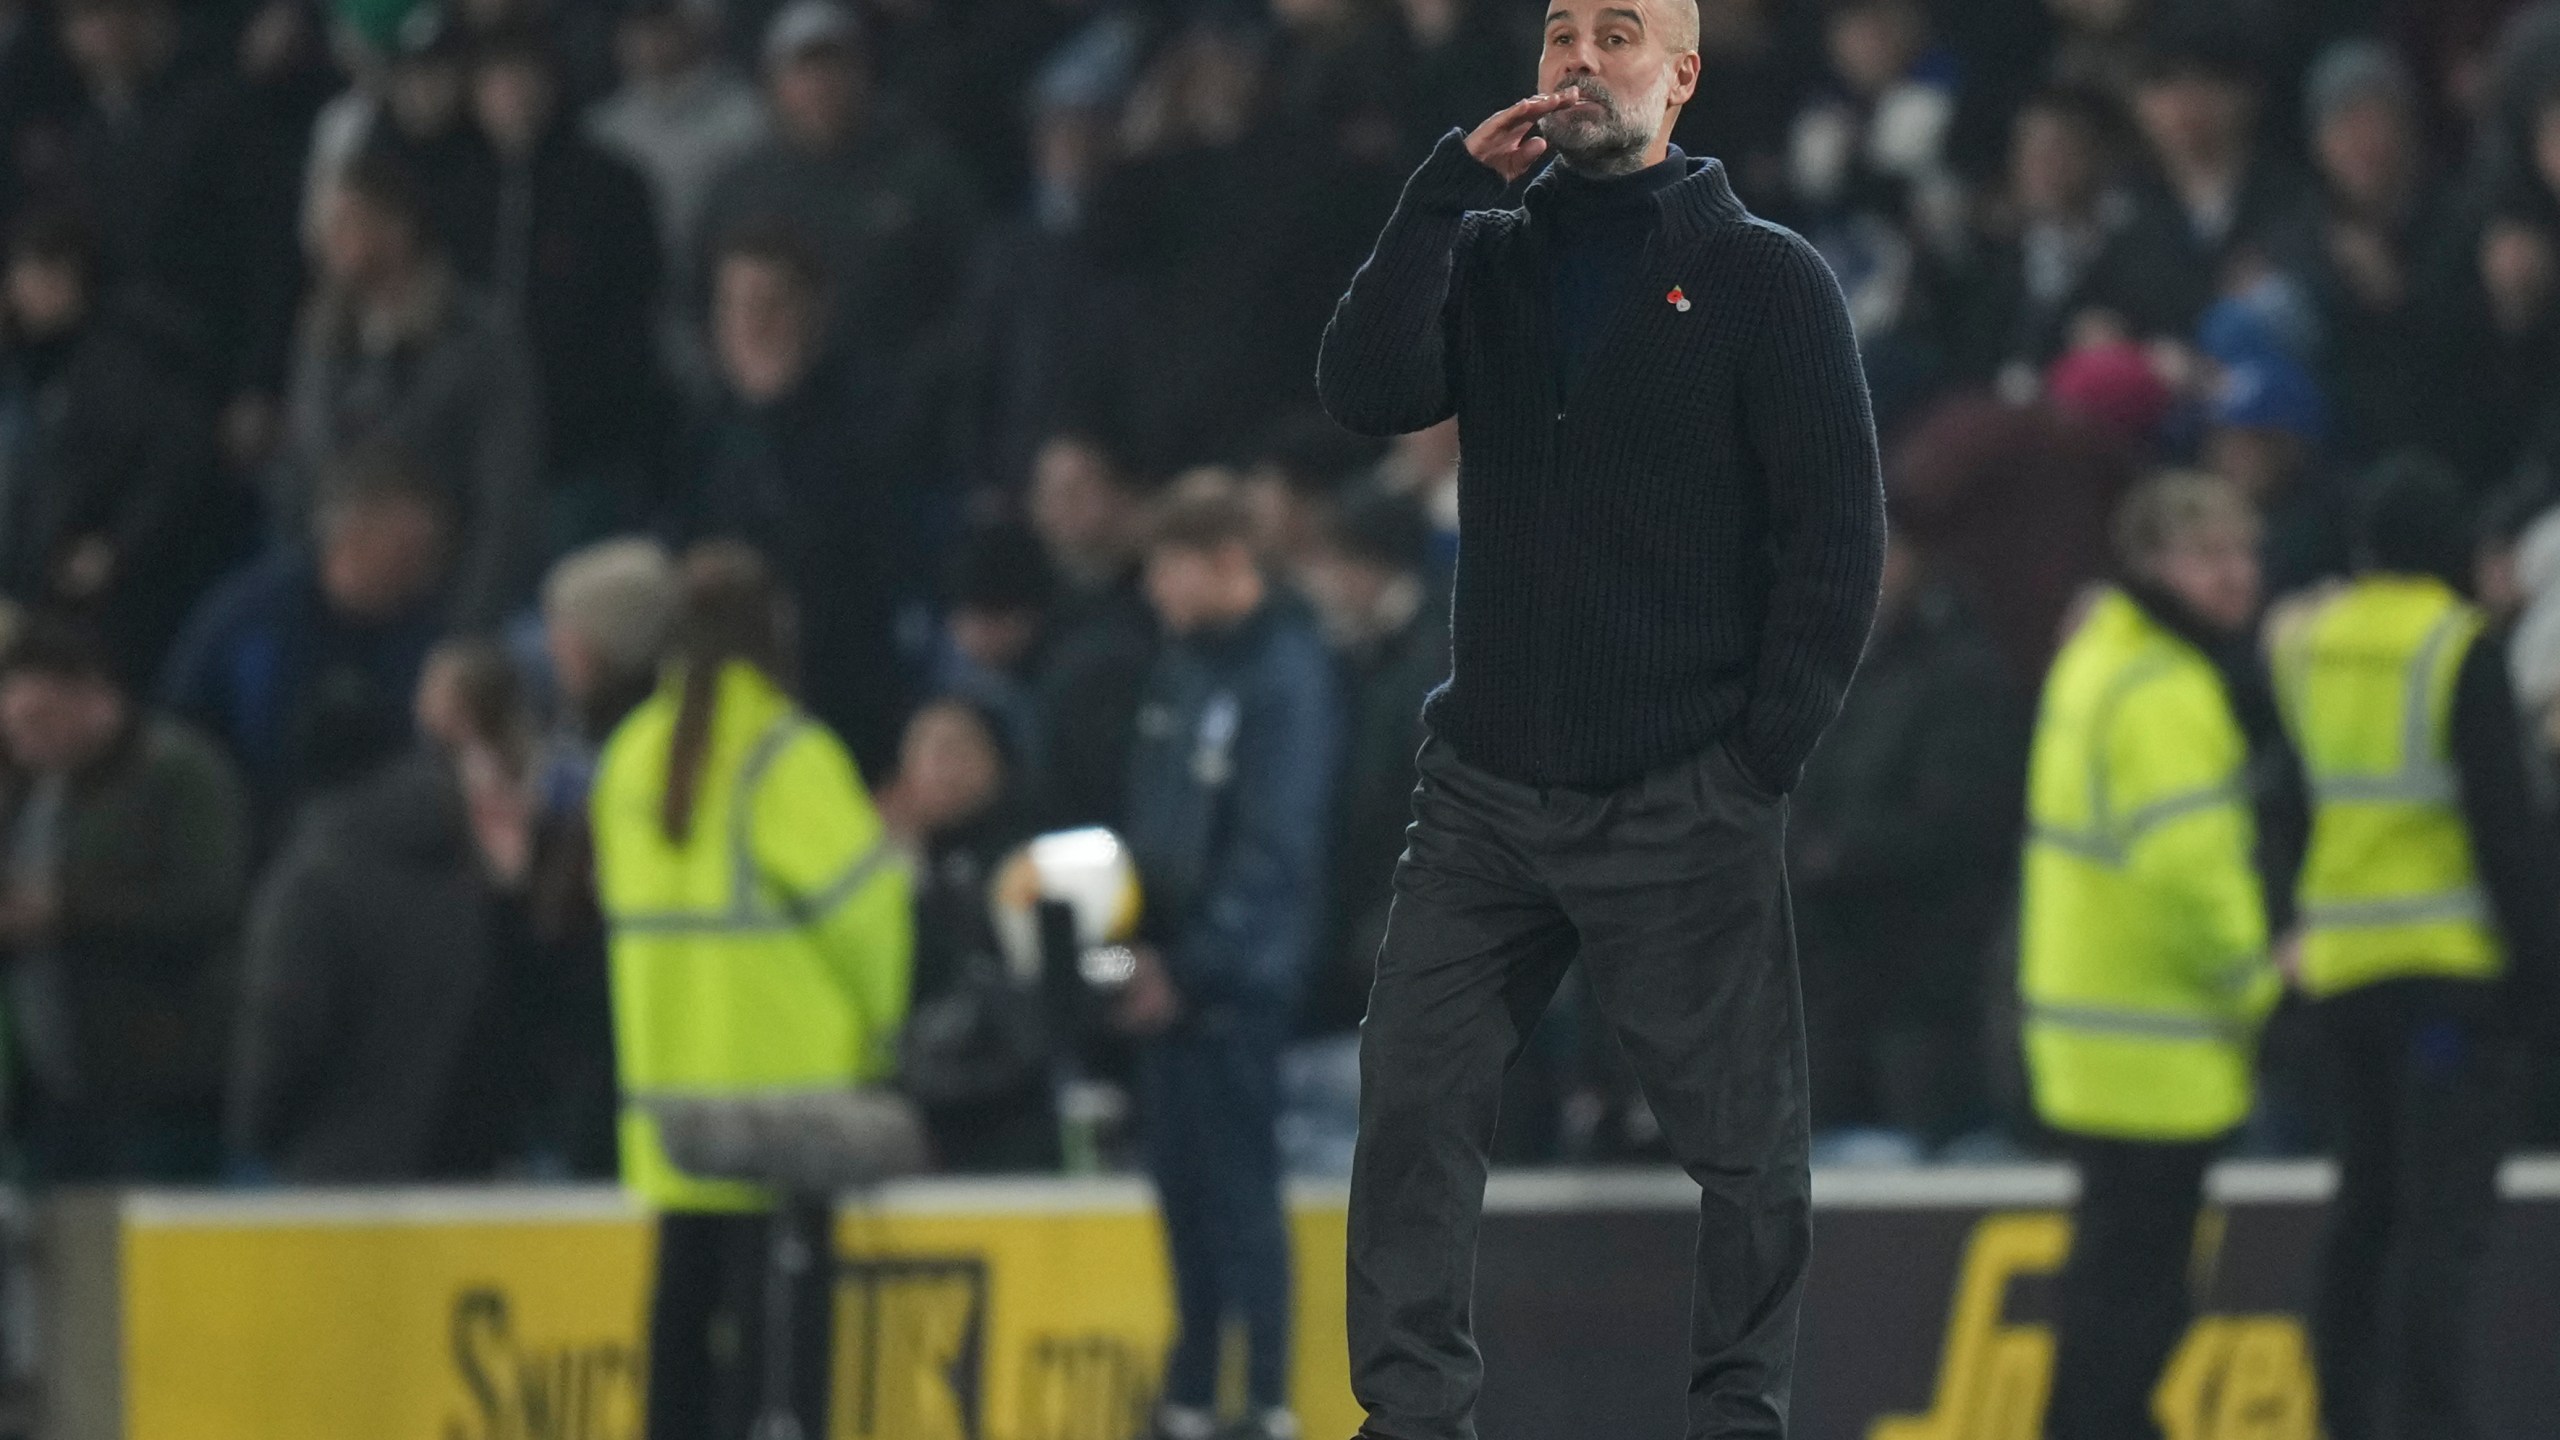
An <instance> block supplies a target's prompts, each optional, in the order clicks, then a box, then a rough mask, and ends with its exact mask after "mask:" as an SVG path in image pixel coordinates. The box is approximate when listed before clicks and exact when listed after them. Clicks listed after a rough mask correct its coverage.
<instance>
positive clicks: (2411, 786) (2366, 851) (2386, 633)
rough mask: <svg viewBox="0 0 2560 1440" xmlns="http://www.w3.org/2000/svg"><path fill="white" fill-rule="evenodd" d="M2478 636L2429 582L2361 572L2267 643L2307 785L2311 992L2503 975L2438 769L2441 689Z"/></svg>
mask: <svg viewBox="0 0 2560 1440" xmlns="http://www.w3.org/2000/svg"><path fill="white" fill-rule="evenodd" d="M2482 624H2483V622H2482V619H2481V616H2480V613H2479V611H2477V610H2475V609H2473V608H2472V607H2471V606H2470V605H2469V604H2467V603H2465V602H2464V601H2463V599H2462V597H2461V596H2459V595H2457V594H2455V593H2454V591H2453V589H2452V587H2450V586H2448V585H2446V584H2445V583H2444V582H2442V581H2440V580H2435V579H2432V578H2428V577H2424V576H2413V575H2370V576H2366V577H2363V578H2361V579H2359V580H2357V581H2356V582H2355V583H2353V584H2351V585H2348V586H2345V587H2343V588H2341V589H2340V590H2339V591H2338V592H2337V593H2336V594H2334V595H2332V596H2330V597H2328V598H2327V599H2325V600H2322V601H2320V602H2318V603H2317V604H2315V605H2313V606H2312V607H2310V608H2309V609H2307V610H2306V611H2305V612H2304V613H2303V614H2302V615H2300V616H2299V617H2297V618H2296V619H2295V620H2294V621H2293V622H2292V623H2290V624H2289V625H2287V626H2285V627H2284V628H2283V630H2282V633H2280V634H2279V635H2278V636H2277V638H2276V643H2275V647H2274V648H2275V672H2276V698H2277V704H2278V708H2279V709H2280V710H2281V711H2282V712H2283V715H2284V723H2285V730H2286V732H2287V733H2288V734H2289V735H2290V736H2291V737H2292V740H2293V744H2294V748H2295V750H2297V751H2298V752H2299V753H2300V754H2301V756H2302V769H2303V774H2304V778H2305V779H2306V780H2307V781H2308V782H2309V784H2310V787H2311V798H2312V809H2311V843H2310V848H2309V849H2308V850H2306V851H2305V852H2304V855H2303V865H2302V877H2301V881H2300V883H2299V886H2298V888H2297V890H2296V899H2297V900H2298V902H2299V906H2300V909H2301V913H2302V985H2303V989H2304V990H2305V991H2306V992H2308V993H2309V994H2311V995H2314V996H2324V995H2335V994H2337V993H2338V992H2340V991H2342V990H2352V989H2355V988H2356V987H2358V986H2362V985H2371V984H2373V983H2374V982H2376V981H2379V980H2390V979H2396V978H2399V977H2402V976H2415V975H2436V976H2449V977H2453V978H2457V979H2470V980H2490V979H2495V978H2496V977H2497V976H2498V975H2499V974H2501V973H2502V972H2503V971H2504V969H2505V966H2506V957H2505V951H2504V948H2503V946H2502V945H2501V944H2500V942H2499V939H2498V932H2497V930H2496V928H2495V926H2494V925H2493V924H2492V922H2491V919H2490V915H2489V902H2488V898H2487V895H2486V894H2485V893H2484V892H2483V891H2482V889H2481V887H2480V876H2479V871H2478V869H2477V867H2476V865H2475V863H2474V860H2473V856H2472V851H2471V831H2470V828H2469V827H2468V826H2467V825H2466V824H2465V823H2464V821H2463V818H2462V807H2461V799H2460V796H2459V794H2458V792H2457V786H2456V777H2455V774H2454V769H2453V758H2452V744H2453V692H2454V685H2455V681H2456V680H2457V679H2458V678H2459V676H2460V675H2461V673H2462V662H2463V660H2464V658H2465V657H2466V656H2468V655H2469V654H2470V653H2471V647H2472V645H2473V644H2474V643H2475V642H2476V641H2477V640H2478V639H2479V638H2480V631H2481V628H2482Z"/></svg>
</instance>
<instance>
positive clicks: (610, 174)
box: [454, 127, 661, 524]
mask: <svg viewBox="0 0 2560 1440" xmlns="http://www.w3.org/2000/svg"><path fill="white" fill-rule="evenodd" d="M458 200H459V207H460V213H459V214H458V215H457V216H456V217H455V221H456V225H457V227H458V229H459V231H460V233H461V234H462V236H463V239H462V241H461V243H460V244H459V245H458V246H457V247H456V249H455V253H454V263H455V265H456V267H457V268H459V269H460V270H461V272H462V274H463V275H464V276H465V277H466V278H467V279H469V280H471V281H472V282H473V283H474V284H477V285H480V286H482V287H484V288H485V289H486V290H487V291H488V292H489V293H490V294H491V295H492V296H494V297H495V298H496V299H497V300H498V301H499V303H500V304H501V305H502V306H504V307H506V308H507V309H508V310H509V311H511V312H512V313H513V315H514V316H515V317H516V320H517V323H518V324H519V325H520V326H521V327H522V329H523V331H524V334H525V337H526V339H527V340H528V341H529V342H530V344H531V346H532V350H533V358H534V363H535V366H536V368H537V370H538V371H539V372H540V375H541V381H542V418H543V422H544V431H545V446H544V449H545V457H546V460H547V462H548V469H549V474H550V478H551V480H552V482H553V483H554V484H558V483H561V482H564V481H568V480H572V479H580V478H586V477H589V476H593V475H596V474H598V473H599V472H600V471H602V473H604V474H607V475H609V476H610V477H612V478H615V479H619V480H621V481H622V482H623V483H624V484H625V485H626V486H629V485H634V484H636V483H637V468H636V467H639V466H640V465H642V464H643V463H644V461H645V460H646V458H647V457H648V456H649V455H650V454H651V453H653V451H654V449H655V447H653V446H651V445H650V444H649V443H648V441H649V440H650V438H651V431H650V427H651V425H652V423H653V422H655V421H657V420H658V419H659V417H660V413H661V412H660V411H659V409H658V408H657V407H656V405H655V404H654V403H653V402H654V401H656V400H657V399H658V398H659V395H658V391H659V386H658V380H657V373H656V369H655V359H656V356H657V349H656V337H655V333H654V329H653V327H654V325H655V324H656V320H657V314H658V308H657V307H658V279H659V273H660V269H661V265H660V257H659V251H658V221H657V213H656V212H655V211H654V210H652V209H651V208H650V204H649V187H648V182H647V181H645V180H643V179H641V178H640V174H639V172H638V171H636V170H634V169H632V168H631V167H630V166H629V165H626V164H624V163H623V162H622V161H621V160H619V159H617V158H615V157H614V156H612V155H608V154H606V153H605V152H604V151H602V150H600V149H598V148H597V147H596V146H595V145H593V144H592V143H590V142H589V141H587V140H586V139H585V138H584V137H583V136H581V135H579V134H578V133H577V132H576V130H575V129H574V128H573V127H563V128H559V129H555V130H554V131H553V133H552V134H551V135H550V136H549V137H547V138H546V139H545V140H544V141H543V142H542V143H541V144H540V145H539V146H538V147H537V148H536V149H535V151H534V153H533V154H532V156H531V157H530V158H528V159H527V160H526V161H524V162H523V163H520V164H519V163H509V162H508V161H506V160H503V159H501V158H500V157H499V155H498V154H497V153H496V152H495V151H493V150H491V149H489V148H488V147H486V146H481V147H478V148H476V149H474V150H472V151H471V152H470V153H469V160H468V163H467V166H466V168H465V176H464V183H463V185H462V187H461V193H460V195H459V197H458ZM633 498H634V499H635V500H636V498H637V497H636V496H635V497H633ZM620 518H621V520H622V523H625V524H628V523H632V522H633V521H636V520H637V519H639V518H640V516H639V514H638V510H637V507H636V505H635V506H634V507H632V509H631V511H630V513H627V514H625V515H624V516H622V517H620Z"/></svg>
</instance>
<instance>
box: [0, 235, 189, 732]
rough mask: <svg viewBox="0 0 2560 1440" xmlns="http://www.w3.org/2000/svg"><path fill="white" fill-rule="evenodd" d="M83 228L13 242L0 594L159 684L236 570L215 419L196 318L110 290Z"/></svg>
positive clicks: (125, 670)
mask: <svg viewBox="0 0 2560 1440" xmlns="http://www.w3.org/2000/svg"><path fill="white" fill-rule="evenodd" d="M104 264H105V257H104V256H103V255H101V254H100V253H99V250H98V248H97V244H96V241H95V238H94V237H93V236H92V235H91V233H90V232H89V231H88V229H87V227H85V226H83V225H81V224H80V223H79V221H78V220H76V219H75V218H73V217H71V216H69V215H68V214H64V213H61V212H41V211H40V212H35V213H31V214H29V215H28V216H26V217H25V218H24V219H23V220H22V221H20V222H19V225H18V228H17V229H16V231H15V232H14V233H13V234H12V235H11V237H10V242H9V248H8V254H7V261H6V271H7V281H6V293H5V295H0V417H7V418H5V419H0V474H5V475H6V476H7V477H8V481H7V488H6V495H7V500H6V511H5V515H0V586H5V588H6V590H7V592H8V594H9V595H10V596H12V597H13V598H15V599H16V600H18V601H19V602H20V603H21V604H25V605H30V606H36V607H49V608H60V609H65V610H76V611H80V612H83V613H85V614H86V615H88V616H89V617H90V619H91V621H92V623H94V624H95V625H96V626H97V628H98V629H99V631H100V632H101V634H102V637H103V638H104V639H105V640H106V642H107V644H108V646H109V648H110V649H111V651H112V652H113V654H114V657H115V663H116V666H117V668H118V670H119V672H120V673H121V674H122V675H123V676H125V677H126V679H127V680H128V681H139V680H145V679H147V678H148V677H150V676H151V675H152V674H154V673H155V672H156V671H157V669H158V667H159V663H160V657H161V653H162V652H163V651H164V650H166V649H167V648H168V645H169V641H170V640H171V638H172V637H173V636H174V635H175V634H176V632H177V628H178V626H179V624H180V623H181V622H182V621H183V620H184V619H185V618H186V608H187V606H188V605H189V604H191V603H192V602H193V601H194V599H195V597H196V595H197V594H198V593H199V592H200V591H201V590H202V589H203V587H204V586H205V584H206V583H207V582H209V581H210V580H211V579H212V578H213V576H214V575H215V574H216V573H217V572H218V571H219V570H220V569H221V567H222V566H223V565H224V563H225V562H226V561H227V560H228V559H229V558H230V556H229V555H228V554H227V553H226V552H227V550H228V549H229V545H228V543H227V542H228V541H230V540H231V539H233V538H234V537H232V536H229V535H226V534H225V533H224V532H225V527H224V525H223V523H222V518H223V507H221V506H220V505H219V504H218V502H217V498H216V496H215V494H214V491H213V482H214V468H213V467H214V458H213V413H212V405H211V401H210V397H209V396H208V394H207V392H206V389H205V387H204V384H203V380H202V370H201V364H200V357H199V355H198V352H197V350H196V348H195V344H194V342H193V340H192V339H191V338H190V336H189V334H188V322H187V321H186V319H185V317H184V316H183V315H179V314H175V313H173V312H172V311H171V310H170V309H169V308H168V307H167V306H166V305H165V304H164V303H163V302H161V301H160V300H159V299H158V298H157V297H155V296H153V295H150V294H148V293H146V292H141V291H137V290H115V289H111V288H109V286H108V284H107V282H106V277H105V275H104V273H103V266H104Z"/></svg>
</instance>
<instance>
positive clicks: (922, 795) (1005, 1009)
mask: <svg viewBox="0 0 2560 1440" xmlns="http://www.w3.org/2000/svg"><path fill="white" fill-rule="evenodd" d="M1020 774H1021V772H1020V768H1019V766H1018V765H1017V764H1016V763H1015V761H1014V759H1013V757H1012V755H1011V754H1010V753H1009V751H1008V748H1007V746H1006V744H1005V730H1004V725H1003V721H1002V718H1001V717H1000V716H999V715H997V714H996V713H994V712H993V711H991V710H988V709H987V708H985V707H984V706H982V705H980V704H978V703H976V702H974V701H971V700H968V699H964V698H961V697H958V696H947V697H945V698H942V699H939V700H935V701H933V702H932V703H930V704H928V705H926V706H924V707H923V708H922V709H920V710H918V711H917V712H916V714H915V718H914V719H912V720H910V721H908V722H907V733H906V737H905V740H904V742H903V743H902V744H901V745H900V747H899V753H898V771H897V776H896V778H895V779H894V780H893V781H892V782H891V783H890V784H889V786H888V787H887V788H886V789H884V790H882V791H881V794H880V815H881V819H882V820H883V821H885V822H886V823H887V824H888V826H889V829H890V831H891V833H893V834H895V835H897V836H898V838H899V843H900V844H901V845H903V846H904V847H905V848H906V849H907V851H908V852H909V855H910V860H909V865H910V868H911V869H912V871H913V873H914V875H915V906H916V969H915V1007H914V1013H913V1015H912V1016H911V1017H910V1019H909V1022H908V1028H907V1038H906V1041H905V1044H904V1046H903V1048H902V1050H901V1061H900V1065H899V1083H900V1084H901V1085H902V1086H903V1087H904V1088H905V1090H906V1092H907V1094H909V1095H910V1096H913V1097H914V1098H915V1100H916V1101H917V1103H918V1104H920V1105H922V1106H923V1107H924V1112H925V1124H926V1127H927V1130H928V1132H929V1133H930V1134H931V1136H932V1138H933V1149H934V1156H935V1159H936V1160H937V1161H939V1162H940V1164H941V1167H942V1168H943V1169H945V1170H949V1171H955V1172H960V1173H964V1174H965V1173H987V1172H997V1171H1055V1170H1056V1169H1057V1168H1058V1166H1059V1164H1060V1161H1061V1152H1060V1146H1059V1129H1058V1102H1057V1092H1056V1087H1055V1083H1054V1078H1053V1076H1052V1073H1051V1071H1052V1066H1053V1064H1054V1060H1053V1058H1052V1056H1051V1054H1050V1045H1049V1033H1048V1025H1047V1023H1046V1018H1045V1016H1044V1013H1043V1009H1042V1005H1043V1002H1042V999H1041V990H1040V989H1039V987H1038V986H1037V985H1036V984H1035V985H1026V984H1023V983H1022V982H1021V981H1019V980H1018V979H1017V978H1016V977H1015V976H1014V975H1013V973H1012V972H1011V971H1010V970H1009V969H1008V968H1007V964H1006V960H1005V957H1004V954H1003V951H1002V950H1001V949H1000V948H999V946H998V944H997V940H996V933H995V926H994V922H993V920H992V919H991V918H990V914H991V912H990V909H989V906H990V897H989V890H990V887H991V886H992V885H993V883H994V881H995V879H996V873H997V870H998V868H999V867H1000V866H1002V865H1003V863H1004V860H1005V857H1006V856H1007V855H1008V854H1010V853H1011V852H1012V850H1013V848H1014V847H1015V846H1016V845H1019V844H1020V843H1022V841H1024V840H1025V839H1027V838H1029V836H1030V833H1031V832H1030V828H1029V826H1028V824H1027V823H1026V821H1027V818H1028V817H1027V816H1026V814H1025V812H1024V810H1023V807H1022V801H1023V793H1022V786H1021V782H1020Z"/></svg>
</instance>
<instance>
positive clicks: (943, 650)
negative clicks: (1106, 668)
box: [908, 521, 1057, 789]
mask: <svg viewBox="0 0 2560 1440" xmlns="http://www.w3.org/2000/svg"><path fill="white" fill-rule="evenodd" d="M1056 587H1057V581H1056V577H1055V576H1054V575H1052V574H1051V573H1050V570H1049V559H1048V556H1047V554H1046V553H1045V552H1044V551H1043V550H1042V549H1041V546H1040V537H1039V536H1038V535H1037V534H1036V533H1034V532H1033V531H1032V529H1031V528H1030V527H1029V526H1027V525H1024V524H1021V523H1019V522H1013V521H999V522H995V523H990V524H982V525H974V526H971V527H970V528H969V529H968V530H967V531H966V532H965V533H964V534H962V535H961V537H960V539H959V541H958V542H957V545H956V547H955V549H954V551H953V553H952V557H951V566H950V573H949V576H948V577H947V579H946V580H945V582H944V586H943V596H942V600H943V606H944V615H943V620H942V638H941V646H940V651H939V653H938V654H937V655H936V656H935V657H934V671H935V673H934V678H933V687H932V688H933V689H934V691H935V692H936V693H939V694H944V695H956V696H962V697H965V698H967V699H968V700H970V701H972V702H974V703H975V704H977V705H979V706H980V707H982V708H984V709H985V710H986V712H987V713H988V714H990V715H991V716H993V717H994V719H995V722H996V724H997V725H999V726H1000V727H1002V730H1003V736H1002V738H1003V740H1004V743H1005V746H1006V748H1007V749H1008V750H1010V751H1011V752H1012V756H1013V768H1014V769H1016V770H1017V771H1022V772H1028V771H1030V770H1033V769H1036V768H1037V766H1038V763H1039V759H1038V756H1039V745H1040V715H1039V711H1038V708H1037V706H1036V704H1035V702H1034V700H1033V697H1032V692H1031V686H1032V684H1033V682H1034V680H1035V679H1036V678H1037V676H1038V674H1039V669H1040V661H1041V659H1042V656H1043V652H1044V651H1045V649H1046V644H1047V641H1048V638H1049V636H1048V628H1049V617H1050V609H1051V606H1052V603H1053V601H1054V599H1055V592H1056ZM908 733H909V735H910V736H912V735H913V733H914V732H913V730H912V729H910V730H909V732H908ZM1014 778H1015V780H1016V782H1017V783H1016V786H1015V788H1017V789H1025V788H1028V787H1027V786H1025V785H1023V784H1021V783H1020V782H1021V781H1022V780H1023V779H1024V778H1026V777H1025V776H1024V775H1017V776H1015V777H1014Z"/></svg>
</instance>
